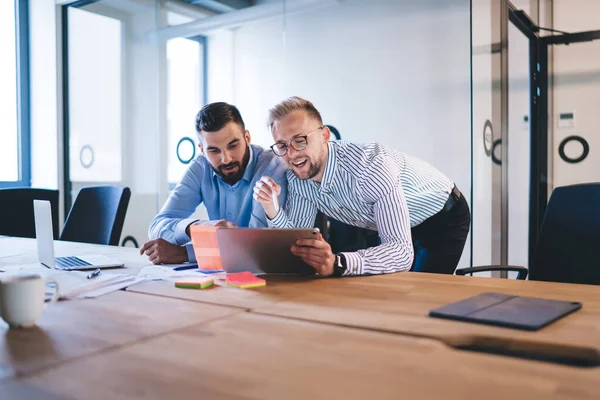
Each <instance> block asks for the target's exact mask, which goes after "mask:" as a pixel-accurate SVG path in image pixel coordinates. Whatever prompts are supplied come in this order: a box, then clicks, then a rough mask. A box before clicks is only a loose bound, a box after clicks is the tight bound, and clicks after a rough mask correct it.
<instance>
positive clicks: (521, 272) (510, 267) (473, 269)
mask: <svg viewBox="0 0 600 400" xmlns="http://www.w3.org/2000/svg"><path fill="white" fill-rule="evenodd" d="M488 271H507V272H508V271H515V272H518V275H517V279H519V280H525V278H527V274H528V273H529V270H528V269H527V268H525V267H517V266H514V265H486V266H482V267H471V268H459V269H457V270H456V275H466V274H471V275H472V274H473V273H474V272H488Z"/></svg>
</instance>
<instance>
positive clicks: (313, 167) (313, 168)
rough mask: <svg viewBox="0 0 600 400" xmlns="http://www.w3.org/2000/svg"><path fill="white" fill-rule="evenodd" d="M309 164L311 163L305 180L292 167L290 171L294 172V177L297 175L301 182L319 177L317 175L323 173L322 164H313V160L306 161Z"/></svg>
mask: <svg viewBox="0 0 600 400" xmlns="http://www.w3.org/2000/svg"><path fill="white" fill-rule="evenodd" d="M306 162H307V163H309V168H308V174H307V176H306V177H305V178H303V177H301V176H300V175H298V173H297V172H296V170H295V169H294V168H293V167H292V168H290V170H291V171H292V173H293V174H294V175H296V178H298V179H300V180H304V179H312V178H314V177H315V176H317V174H318V173H319V171H321V162H320V161H319V162H317V163H313V162H312V161H311V160H306Z"/></svg>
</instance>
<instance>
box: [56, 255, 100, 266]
mask: <svg viewBox="0 0 600 400" xmlns="http://www.w3.org/2000/svg"><path fill="white" fill-rule="evenodd" d="M54 261H55V263H56V268H60V269H76V268H79V267H87V266H90V265H92V264H90V263H89V262H87V261H84V260H82V259H81V258H79V257H56V258H55V259H54Z"/></svg>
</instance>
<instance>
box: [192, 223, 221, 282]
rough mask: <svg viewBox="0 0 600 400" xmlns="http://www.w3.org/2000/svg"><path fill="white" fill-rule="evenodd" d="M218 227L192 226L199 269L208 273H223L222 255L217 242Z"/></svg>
mask: <svg viewBox="0 0 600 400" xmlns="http://www.w3.org/2000/svg"><path fill="white" fill-rule="evenodd" d="M217 229H219V228H217V227H214V226H201V225H192V226H190V234H191V235H192V245H193V246H194V254H195V255H196V262H197V263H198V268H199V269H201V270H206V271H221V270H222V269H223V265H222V264H221V254H220V253H219V243H218V242H217Z"/></svg>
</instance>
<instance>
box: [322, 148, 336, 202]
mask: <svg viewBox="0 0 600 400" xmlns="http://www.w3.org/2000/svg"><path fill="white" fill-rule="evenodd" d="M327 147H328V150H329V151H328V154H327V161H326V163H325V172H324V173H323V180H322V181H321V188H320V190H321V191H322V192H326V193H327V192H330V191H331V188H332V186H333V179H334V177H335V170H336V167H337V146H336V145H335V143H334V142H329V143H327Z"/></svg>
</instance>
